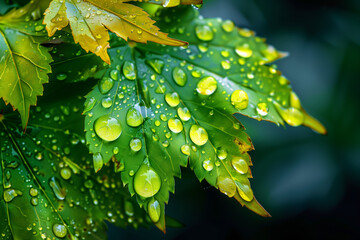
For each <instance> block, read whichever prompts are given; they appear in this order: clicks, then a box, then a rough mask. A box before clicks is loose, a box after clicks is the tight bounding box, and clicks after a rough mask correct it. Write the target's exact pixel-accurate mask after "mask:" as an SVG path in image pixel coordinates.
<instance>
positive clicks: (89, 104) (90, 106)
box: [83, 97, 96, 113]
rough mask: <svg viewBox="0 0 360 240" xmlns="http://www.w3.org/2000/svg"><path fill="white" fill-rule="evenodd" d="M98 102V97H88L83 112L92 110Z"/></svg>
mask: <svg viewBox="0 0 360 240" xmlns="http://www.w3.org/2000/svg"><path fill="white" fill-rule="evenodd" d="M95 104H96V98H94V97H91V98H88V99H86V101H85V104H84V112H83V113H87V112H89V111H91V110H92V109H93V108H94V106H95Z"/></svg>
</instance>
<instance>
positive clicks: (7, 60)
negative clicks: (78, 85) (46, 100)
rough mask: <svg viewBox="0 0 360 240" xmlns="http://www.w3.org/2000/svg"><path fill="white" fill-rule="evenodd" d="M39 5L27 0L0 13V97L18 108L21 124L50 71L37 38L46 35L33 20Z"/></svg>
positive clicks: (45, 55) (48, 56)
mask: <svg viewBox="0 0 360 240" xmlns="http://www.w3.org/2000/svg"><path fill="white" fill-rule="evenodd" d="M41 8H42V4H39V2H30V3H29V4H28V5H26V6H25V7H23V8H20V9H17V10H12V11H10V12H8V13H7V14H6V15H5V16H0V98H3V99H4V101H5V102H6V103H10V104H11V105H12V106H13V108H14V109H16V110H18V111H19V113H20V116H21V120H22V125H23V127H24V128H25V126H26V123H27V120H28V117H29V109H30V105H35V104H36V101H37V96H39V95H42V94H43V86H42V85H43V84H44V83H46V82H47V81H48V76H47V74H48V73H50V72H51V68H50V62H51V56H50V54H49V53H48V51H47V49H46V48H44V47H42V46H40V42H39V40H41V39H42V38H43V37H44V36H46V34H45V32H44V27H43V26H42V25H41V22H39V21H37V19H38V18H39V17H41ZM39 38H40V39H39Z"/></svg>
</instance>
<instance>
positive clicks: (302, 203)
mask: <svg viewBox="0 0 360 240" xmlns="http://www.w3.org/2000/svg"><path fill="white" fill-rule="evenodd" d="M200 11H201V13H202V15H204V16H205V17H221V18H224V19H231V20H233V21H234V22H235V23H236V24H237V25H238V26H240V27H247V28H250V29H254V30H256V32H257V34H258V35H259V36H262V37H266V38H267V39H268V42H269V43H271V44H272V45H274V46H275V47H276V48H277V49H279V50H283V51H287V52H289V53H290V56H289V57H288V58H286V59H283V60H280V61H278V62H276V64H277V65H278V66H279V69H280V70H281V71H282V72H283V74H284V75H285V76H287V77H288V79H290V81H291V82H292V86H293V89H294V90H295V92H297V93H298V95H299V97H300V98H301V99H302V104H303V106H304V108H305V109H306V110H307V111H308V112H309V113H310V114H312V115H314V116H315V117H316V118H318V119H319V120H320V121H321V122H323V123H324V124H325V126H326V127H327V129H328V132H329V134H328V135H327V136H320V135H317V134H316V133H314V132H312V131H311V130H309V129H306V128H304V127H299V128H292V127H286V129H284V128H282V127H280V128H279V127H277V126H275V125H273V124H270V123H266V122H257V121H255V120H251V119H247V118H246V117H240V118H239V119H240V121H242V122H243V124H244V125H245V126H246V127H247V132H248V134H249V135H250V136H251V138H252V140H253V143H254V145H255V148H256V151H253V152H251V156H252V159H253V163H254V167H253V168H252V172H253V175H254V179H253V180H251V183H252V187H253V190H254V193H255V196H256V197H257V199H258V200H259V202H260V203H261V204H262V205H263V206H264V207H265V208H266V209H267V211H268V212H269V213H270V214H271V215H272V218H262V217H260V216H257V215H256V214H254V213H252V212H251V211H249V210H247V209H246V208H242V207H241V206H240V205H239V204H238V203H237V202H236V200H234V199H229V198H227V197H226V196H224V195H223V194H220V193H219V192H218V191H217V190H216V189H213V188H211V187H209V186H208V185H206V184H205V183H199V182H198V181H197V179H196V178H195V176H194V174H193V173H191V172H190V171H189V170H185V169H184V171H183V178H182V180H181V181H180V180H178V181H177V185H176V195H175V196H174V195H172V196H171V198H170V203H169V205H168V206H167V208H166V210H167V214H168V215H169V216H172V217H175V218H176V219H178V220H180V221H181V222H182V223H184V224H185V227H184V228H181V229H168V232H167V234H166V235H164V234H163V233H161V232H160V231H159V230H157V229H156V228H155V227H153V228H151V229H149V230H147V229H141V230H134V229H130V228H128V229H125V230H124V229H116V228H114V227H111V226H110V229H109V239H127V240H129V239H137V240H142V239H144V240H145V239H146V240H149V239H169V240H170V239H208V240H212V239H278V238H289V239H305V238H307V239H330V238H331V239H333V238H338V239H360V194H359V193H360V128H359V126H358V125H359V124H358V119H359V117H360V113H359V109H360V105H359V104H360V1H359V0H347V1H346V0H343V1H340V0H327V1H325V0H323V1H321V0H271V1H269V0H212V1H211V0H204V6H203V8H202V9H201V10H200Z"/></svg>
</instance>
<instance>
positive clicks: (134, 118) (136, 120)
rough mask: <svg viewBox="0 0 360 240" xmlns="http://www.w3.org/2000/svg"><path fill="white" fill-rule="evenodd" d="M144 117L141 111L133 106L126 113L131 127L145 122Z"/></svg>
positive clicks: (127, 121)
mask: <svg viewBox="0 0 360 240" xmlns="http://www.w3.org/2000/svg"><path fill="white" fill-rule="evenodd" d="M143 121H144V119H143V116H142V115H141V113H140V111H138V110H137V109H136V108H134V107H132V108H130V109H129V110H128V112H127V114H126V123H127V124H128V125H129V126H131V127H138V126H140V125H141V124H142V123H143Z"/></svg>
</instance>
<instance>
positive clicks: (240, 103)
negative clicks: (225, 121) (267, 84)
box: [231, 89, 249, 110]
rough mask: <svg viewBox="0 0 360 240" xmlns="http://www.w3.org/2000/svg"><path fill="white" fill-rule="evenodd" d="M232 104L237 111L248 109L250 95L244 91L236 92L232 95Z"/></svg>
mask: <svg viewBox="0 0 360 240" xmlns="http://www.w3.org/2000/svg"><path fill="white" fill-rule="evenodd" d="M231 104H232V105H233V106H234V107H235V108H236V109H237V110H243V109H245V108H247V107H248V105H249V96H248V94H247V93H246V92H245V91H243V90H239V89H238V90H235V91H234V92H233V93H232V94H231Z"/></svg>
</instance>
